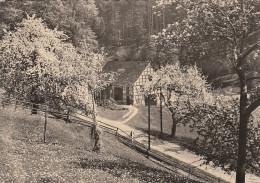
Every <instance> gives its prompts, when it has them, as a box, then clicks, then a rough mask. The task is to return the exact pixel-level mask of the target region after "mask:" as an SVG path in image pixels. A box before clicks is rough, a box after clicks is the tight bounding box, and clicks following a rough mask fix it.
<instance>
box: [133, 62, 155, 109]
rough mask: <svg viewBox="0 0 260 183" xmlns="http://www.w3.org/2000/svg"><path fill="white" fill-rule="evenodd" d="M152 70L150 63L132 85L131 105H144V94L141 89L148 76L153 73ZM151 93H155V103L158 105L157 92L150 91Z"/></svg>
mask: <svg viewBox="0 0 260 183" xmlns="http://www.w3.org/2000/svg"><path fill="white" fill-rule="evenodd" d="M153 73H154V70H153V68H152V67H151V66H150V64H149V65H148V66H147V67H146V69H145V70H144V71H143V72H142V74H141V75H140V77H139V78H138V80H137V81H136V82H135V83H134V85H133V105H142V106H144V105H145V96H144V95H143V94H142V92H141V91H142V89H143V87H144V85H145V83H147V82H148V81H149V76H150V75H151V76H152V75H153ZM151 94H155V95H156V100H157V105H159V94H158V92H152V93H151Z"/></svg>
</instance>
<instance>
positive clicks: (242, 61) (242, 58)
mask: <svg viewBox="0 0 260 183" xmlns="http://www.w3.org/2000/svg"><path fill="white" fill-rule="evenodd" d="M258 47H259V42H257V43H255V44H253V45H251V46H250V47H249V48H248V49H247V50H246V51H244V52H243V53H242V54H241V55H240V56H239V60H238V64H237V66H238V67H241V66H242V65H244V64H245V62H246V57H247V56H248V55H249V54H250V53H252V52H253V51H255V50H256V49H257V48H258Z"/></svg>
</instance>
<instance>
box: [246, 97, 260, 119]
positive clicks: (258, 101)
mask: <svg viewBox="0 0 260 183" xmlns="http://www.w3.org/2000/svg"><path fill="white" fill-rule="evenodd" d="M259 106H260V98H258V99H256V100H255V101H254V102H252V103H251V104H250V105H249V106H248V107H247V109H246V114H248V115H250V114H251V113H252V112H253V111H254V110H255V109H256V108H257V107H259Z"/></svg>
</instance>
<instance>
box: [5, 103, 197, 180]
mask: <svg viewBox="0 0 260 183" xmlns="http://www.w3.org/2000/svg"><path fill="white" fill-rule="evenodd" d="M28 114H29V111H23V110H17V111H16V112H14V111H13V109H9V108H8V109H0V154H1V156H0V163H1V168H0V182H19V183H22V182H91V183H92V182H106V183H109V182H122V183H125V182H194V181H191V180H189V179H185V178H183V177H182V176H181V175H176V174H172V173H170V172H168V171H166V169H163V168H162V167H161V166H159V165H157V164H155V163H153V162H152V161H150V160H148V159H146V158H145V157H143V156H142V155H140V154H138V153H137V152H135V151H134V150H131V149H130V148H128V147H126V146H124V145H123V144H121V143H119V142H118V141H117V140H116V138H115V137H114V136H111V135H109V134H106V133H103V150H102V152H101V153H99V154H97V153H93V152H92V151H91V148H92V141H91V140H90V137H89V129H88V128H87V127H83V126H78V125H76V124H72V123H64V122H63V121H59V120H55V119H50V118H49V119H48V124H47V125H48V128H47V143H45V144H44V143H42V137H43V126H44V124H43V123H44V118H43V117H42V116H40V115H37V116H31V115H28Z"/></svg>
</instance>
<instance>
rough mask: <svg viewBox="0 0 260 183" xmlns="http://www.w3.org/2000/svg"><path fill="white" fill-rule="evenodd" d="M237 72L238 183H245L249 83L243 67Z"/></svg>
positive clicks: (236, 68) (238, 68)
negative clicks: (238, 106)
mask: <svg viewBox="0 0 260 183" xmlns="http://www.w3.org/2000/svg"><path fill="white" fill-rule="evenodd" d="M235 70H236V72H237V74H238V76H239V80H240V109H239V114H240V118H239V136H238V152H237V153H238V154H237V169H236V183H245V171H246V141H247V124H248V121H249V116H250V115H249V114H247V113H246V107H247V102H248V98H247V92H248V91H247V83H246V77H245V73H244V71H243V70H242V68H241V67H235Z"/></svg>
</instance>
